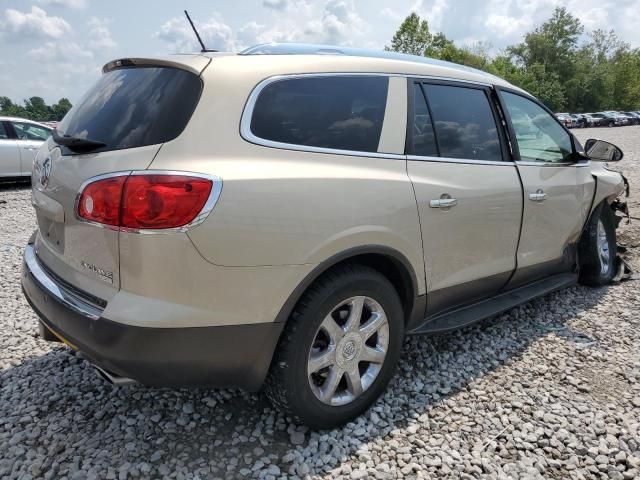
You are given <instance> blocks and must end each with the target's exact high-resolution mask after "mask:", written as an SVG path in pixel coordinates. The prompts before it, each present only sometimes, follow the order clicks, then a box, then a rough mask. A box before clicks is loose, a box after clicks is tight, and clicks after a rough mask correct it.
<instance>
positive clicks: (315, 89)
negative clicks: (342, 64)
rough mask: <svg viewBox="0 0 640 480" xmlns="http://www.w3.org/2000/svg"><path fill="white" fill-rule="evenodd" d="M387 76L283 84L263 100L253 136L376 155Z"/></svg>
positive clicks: (295, 80)
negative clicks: (374, 153)
mask: <svg viewBox="0 0 640 480" xmlns="http://www.w3.org/2000/svg"><path fill="white" fill-rule="evenodd" d="M388 84H389V80H388V78H386V77H382V76H380V77H367V76H352V77H347V76H345V77H340V76H320V77H307V78H291V79H286V80H278V81H275V82H273V83H271V84H269V85H267V86H266V87H265V88H264V89H263V90H262V91H261V92H260V95H259V96H258V99H257V101H256V103H255V106H254V109H253V116H252V118H251V133H253V135H255V136H256V137H259V138H262V139H265V140H270V141H273V142H279V143H285V144H290V145H301V146H309V147H320V148H330V149H337V150H351V151H359V152H375V151H377V150H378V143H379V142H380V132H381V131H382V122H383V120H384V111H385V106H386V103H387V88H388Z"/></svg>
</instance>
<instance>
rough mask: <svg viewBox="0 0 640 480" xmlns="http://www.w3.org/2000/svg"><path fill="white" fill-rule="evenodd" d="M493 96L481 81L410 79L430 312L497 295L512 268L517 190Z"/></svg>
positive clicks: (412, 155)
mask: <svg viewBox="0 0 640 480" xmlns="http://www.w3.org/2000/svg"><path fill="white" fill-rule="evenodd" d="M493 95H494V94H493V92H492V90H491V89H490V88H489V87H487V86H484V85H473V84H455V83H453V84H442V83H426V82H422V81H420V80H414V81H411V82H410V84H409V119H408V129H407V153H408V162H407V169H408V173H409V176H410V178H411V180H412V182H413V185H414V190H415V195H416V199H417V203H418V210H419V216H420V223H421V228H422V241H423V250H424V262H425V270H426V277H427V289H428V295H427V297H428V300H427V314H428V315H433V314H436V313H438V312H442V311H444V310H446V309H449V308H451V307H455V306H458V305H461V304H464V303H469V302H472V301H474V300H476V299H479V298H482V297H486V296H489V295H491V294H493V293H495V292H496V291H498V290H499V289H500V288H502V287H503V286H504V285H505V284H506V283H507V281H508V279H509V277H510V276H511V274H512V273H513V271H514V269H515V255H516V249H517V244H518V236H519V233H520V220H521V214H522V190H521V186H520V180H519V178H518V172H517V170H516V167H515V165H514V163H513V162H512V161H511V159H510V155H509V152H508V148H507V146H506V142H505V139H504V135H503V133H502V131H501V129H498V128H497V122H496V119H497V118H498V117H497V112H496V110H495V108H494V100H495V98H494V96H493Z"/></svg>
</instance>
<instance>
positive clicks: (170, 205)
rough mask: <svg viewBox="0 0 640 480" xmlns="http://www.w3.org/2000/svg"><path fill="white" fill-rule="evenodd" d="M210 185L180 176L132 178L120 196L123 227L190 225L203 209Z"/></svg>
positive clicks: (196, 179) (203, 181)
mask: <svg viewBox="0 0 640 480" xmlns="http://www.w3.org/2000/svg"><path fill="white" fill-rule="evenodd" d="M211 186H212V182H211V180H209V179H206V178H198V177H186V176H182V175H135V176H131V177H129V178H128V179H127V181H126V183H125V185H124V193H123V195H122V226H123V227H127V228H176V227H182V226H184V225H187V224H188V223H190V222H191V221H192V220H193V219H194V218H196V216H197V215H198V213H200V211H201V210H202V208H203V207H204V204H205V203H206V202H207V198H209V194H210V193H211Z"/></svg>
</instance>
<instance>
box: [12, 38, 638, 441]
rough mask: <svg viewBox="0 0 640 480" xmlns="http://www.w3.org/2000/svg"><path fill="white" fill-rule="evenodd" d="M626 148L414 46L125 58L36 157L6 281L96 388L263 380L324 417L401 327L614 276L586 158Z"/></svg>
mask: <svg viewBox="0 0 640 480" xmlns="http://www.w3.org/2000/svg"><path fill="white" fill-rule="evenodd" d="M327 52H332V53H336V54H335V55H326V54H324V53H327ZM389 72H394V73H389ZM141 84H143V85H145V88H144V89H140V88H139V85H141ZM89 107H90V108H89ZM116 125H117V127H118V128H114V126H116ZM622 155H623V154H622V152H621V150H620V149H619V148H617V147H616V146H615V145H612V144H611V143H608V142H604V141H601V140H595V139H590V140H589V141H587V142H586V143H585V145H584V148H583V147H582V146H581V145H580V143H579V142H578V141H577V140H576V139H575V138H574V137H573V135H572V134H571V132H569V131H568V130H567V129H566V128H565V126H564V125H563V124H562V123H561V122H559V121H558V120H557V118H556V117H555V116H554V114H553V113H552V112H551V111H550V110H548V109H547V108H546V107H545V106H544V105H542V104H541V103H540V102H539V101H538V100H536V99H535V98H534V97H533V96H531V95H530V94H528V93H527V92H525V91H523V90H521V89H519V88H517V87H515V86H513V85H511V84H509V83H508V82H506V81H504V80H501V79H499V78H497V77H495V76H493V75H489V74H486V73H484V72H481V71H478V70H474V69H470V68H468V67H463V66H459V65H455V64H451V63H446V62H442V61H437V60H432V59H429V58H425V57H418V56H411V55H404V54H398V53H393V52H382V51H369V50H360V49H354V48H343V47H327V46H318V45H303V44H273V43H271V44H265V45H258V46H256V47H252V48H249V49H247V50H245V51H244V52H242V53H240V54H229V53H213V52H204V53H201V54H196V55H182V56H181V55H172V56H170V57H164V58H144V59H143V58H131V59H128V58H122V59H118V60H115V61H113V62H110V63H108V64H107V65H105V66H104V68H103V75H102V76H101V78H100V79H99V80H98V81H97V83H96V84H95V85H94V86H93V87H92V88H91V89H90V90H89V91H88V92H87V93H86V94H85V96H84V97H83V99H81V100H80V101H79V102H78V104H77V105H76V106H75V107H74V109H73V110H71V111H70V112H69V113H68V114H67V116H66V117H65V118H64V120H63V121H62V122H61V123H60V124H59V125H58V128H57V129H56V130H55V131H54V133H53V136H52V137H50V138H49V139H48V140H47V141H46V143H45V144H44V145H43V146H42V148H41V149H40V150H39V152H38V155H37V158H36V161H35V164H34V175H33V176H34V180H33V182H32V184H33V188H32V195H33V199H32V202H33V204H34V208H35V211H36V217H37V223H38V229H37V230H36V232H34V234H33V236H32V237H31V239H30V240H29V241H28V245H27V246H26V249H25V252H24V263H23V274H22V287H23V290H24V294H25V296H26V298H27V299H28V301H29V303H30V304H31V305H32V307H33V308H34V310H35V311H36V312H37V313H38V314H39V316H40V319H41V322H40V332H41V335H42V336H43V337H44V338H45V339H48V340H52V341H60V340H63V341H64V342H65V343H67V344H68V345H69V346H70V347H71V348H72V349H75V350H78V351H80V352H81V353H82V354H83V357H84V358H87V359H89V361H90V362H91V363H93V364H94V365H95V366H96V368H97V369H98V371H99V372H100V373H101V375H102V376H103V377H105V378H107V379H109V380H110V381H113V382H115V383H131V382H139V383H142V384H145V385H149V386H172V387H178V386H180V387H183V386H237V387H242V388H244V389H247V390H259V389H262V390H263V391H264V392H265V393H266V395H267V396H268V397H269V398H270V399H271V401H272V402H273V403H274V405H276V406H277V407H279V408H281V409H282V410H283V411H284V412H286V413H287V414H288V415H291V417H292V418H294V419H295V420H296V421H298V422H301V423H305V424H307V425H309V426H310V427H312V428H330V427H334V426H337V425H341V424H344V423H345V422H348V421H350V420H352V419H353V418H354V417H355V416H357V415H359V414H360V413H362V412H363V411H365V410H366V409H367V408H368V407H369V406H370V405H371V404H372V403H373V402H374V401H375V400H376V399H377V398H378V396H379V395H380V394H381V393H382V392H383V391H384V390H385V388H386V387H387V384H388V382H389V381H390V379H391V378H392V376H393V374H394V371H395V368H396V363H397V361H398V359H399V357H400V355H401V352H402V346H403V339H404V337H405V335H406V334H434V333H441V332H446V331H451V330H454V329H456V328H460V327H463V326H466V325H468V324H470V323H472V322H475V321H478V320H480V319H483V318H486V317H488V316H491V315H495V314H497V313H499V312H502V311H504V310H506V309H508V308H511V307H513V306H515V305H518V304H521V303H524V302H527V301H529V300H531V299H533V298H535V297H537V296H540V295H544V294H547V293H549V292H551V291H554V290H556V289H559V288H563V287H567V286H570V285H574V284H576V283H577V282H581V283H583V284H586V285H604V284H607V283H608V282H610V281H611V280H612V278H613V277H614V275H615V274H616V253H615V252H616V226H617V220H616V216H615V211H616V210H617V209H623V208H624V203H623V201H622V199H620V198H619V197H620V195H622V194H623V193H624V191H625V189H626V181H625V179H624V177H623V176H622V175H621V174H620V173H618V172H615V171H612V170H608V169H605V168H604V167H603V166H602V165H601V164H599V163H598V161H617V160H620V159H621V158H622ZM51 172H54V174H51ZM83 388H85V389H86V388H88V387H87V386H86V385H85V386H84V387H83Z"/></svg>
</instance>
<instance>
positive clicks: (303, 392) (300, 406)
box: [287, 274, 404, 428]
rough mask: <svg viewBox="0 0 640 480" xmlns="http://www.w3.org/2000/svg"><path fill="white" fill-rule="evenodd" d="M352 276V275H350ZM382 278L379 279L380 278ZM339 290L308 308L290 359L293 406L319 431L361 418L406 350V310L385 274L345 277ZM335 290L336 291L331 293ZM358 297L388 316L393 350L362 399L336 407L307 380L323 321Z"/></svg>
mask: <svg viewBox="0 0 640 480" xmlns="http://www.w3.org/2000/svg"><path fill="white" fill-rule="evenodd" d="M347 277H349V276H347ZM377 277H378V278H377ZM338 283H341V284H338V285H335V286H334V287H335V288H332V289H329V288H327V289H326V291H324V292H322V294H321V295H319V296H317V298H314V300H313V301H312V302H311V303H310V304H309V305H308V306H307V308H306V311H305V312H304V314H303V315H302V317H301V318H299V319H297V320H298V321H302V322H303V325H302V326H301V328H300V329H298V330H297V331H296V333H295V338H293V339H292V340H293V341H294V343H295V344H296V345H299V347H300V348H296V349H295V350H293V351H292V352H291V353H292V355H291V356H290V358H289V359H288V360H289V361H288V363H289V368H290V371H289V372H288V374H287V381H288V383H289V386H288V391H289V392H291V398H290V406H291V407H292V409H293V410H294V411H295V412H296V413H297V415H298V416H299V417H300V420H302V421H303V422H304V423H305V424H307V425H309V426H311V427H315V428H330V427H332V426H336V425H340V424H343V423H345V422H346V421H348V420H349V419H351V418H353V417H355V416H357V415H359V414H360V413H362V412H363V411H364V410H366V409H367V408H368V407H369V406H370V405H371V403H373V402H374V401H375V400H376V399H377V398H378V397H379V396H380V394H381V393H382V392H383V391H384V390H385V388H386V386H387V384H388V382H389V380H390V379H391V377H392V376H393V373H394V371H395V366H396V363H397V361H398V358H399V357H400V354H401V351H402V341H403V337H404V320H403V311H402V306H401V303H400V299H399V298H398V295H397V293H396V292H395V290H394V289H393V287H392V286H391V284H390V283H389V282H388V281H387V280H386V279H385V278H384V277H382V276H381V275H371V274H370V275H358V276H352V278H342V279H340V280H339V282H338ZM330 290H332V291H330ZM358 295H363V296H367V297H370V298H373V299H374V300H376V301H377V302H378V303H380V305H381V306H382V308H383V309H384V312H385V314H386V316H387V321H388V323H389V347H388V350H387V356H386V358H385V362H384V364H383V366H382V369H381V371H380V372H379V374H378V376H377V377H376V379H375V381H374V383H373V385H371V387H369V389H367V390H366V391H365V392H364V393H363V394H362V395H361V396H360V397H359V398H358V399H356V400H354V401H353V402H352V403H350V404H348V405H344V406H337V407H332V406H329V405H326V404H324V403H322V402H321V401H320V400H319V399H318V398H316V396H315V395H314V394H313V391H312V390H311V387H310V385H309V381H308V377H307V361H308V356H309V350H310V348H311V344H312V342H313V340H314V338H315V335H316V332H317V330H318V328H319V327H320V324H321V323H322V320H323V319H324V318H325V317H326V315H328V314H329V312H330V311H331V310H332V309H333V308H335V307H336V305H338V304H339V303H340V302H342V301H344V300H346V299H348V298H350V297H355V296H358Z"/></svg>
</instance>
